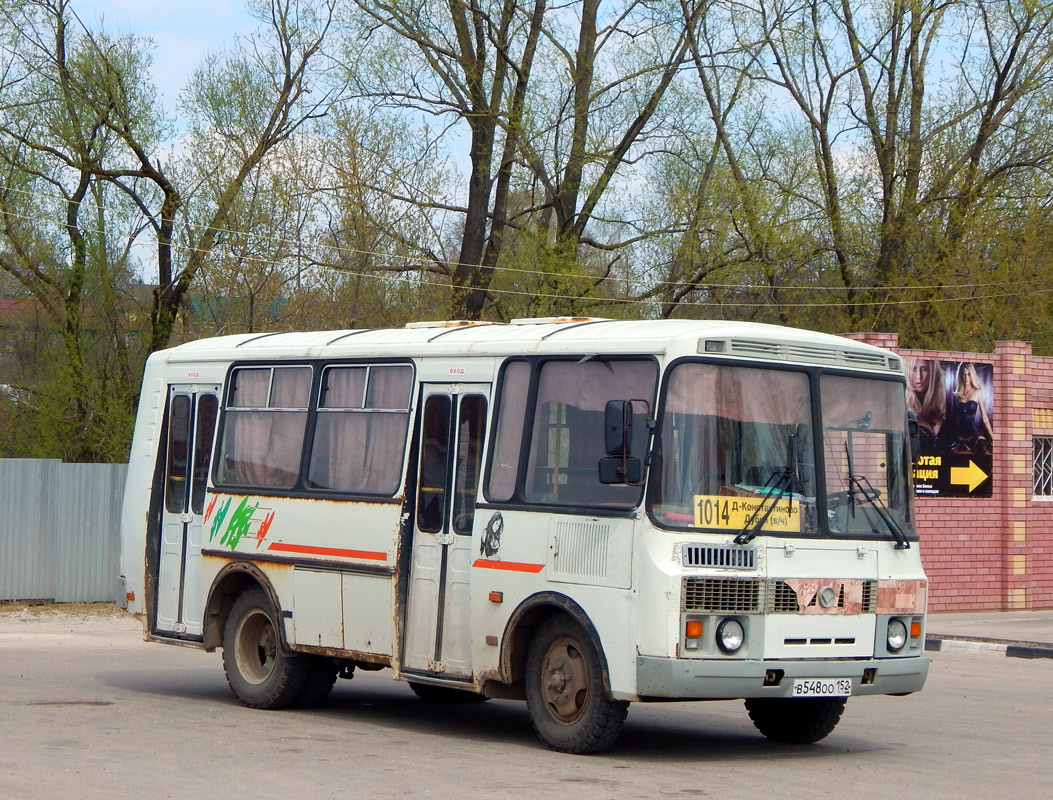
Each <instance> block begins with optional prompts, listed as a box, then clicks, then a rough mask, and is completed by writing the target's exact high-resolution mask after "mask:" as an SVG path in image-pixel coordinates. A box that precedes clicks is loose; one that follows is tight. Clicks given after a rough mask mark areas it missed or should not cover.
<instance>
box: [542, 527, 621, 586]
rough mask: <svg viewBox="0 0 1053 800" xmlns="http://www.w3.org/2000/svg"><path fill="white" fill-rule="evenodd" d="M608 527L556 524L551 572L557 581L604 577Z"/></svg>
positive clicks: (608, 534) (605, 574)
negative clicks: (556, 577) (560, 579)
mask: <svg viewBox="0 0 1053 800" xmlns="http://www.w3.org/2000/svg"><path fill="white" fill-rule="evenodd" d="M610 530H611V529H610V525H609V524H607V523H605V522H569V521H567V520H560V521H558V522H557V523H556V527H555V538H554V552H553V557H552V572H553V574H554V575H557V576H559V577H561V578H595V579H601V578H605V577H606V576H607V549H608V539H609V537H610Z"/></svg>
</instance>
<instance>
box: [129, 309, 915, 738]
mask: <svg viewBox="0 0 1053 800" xmlns="http://www.w3.org/2000/svg"><path fill="white" fill-rule="evenodd" d="M906 419H907V413H906V407H905V399H904V375H903V367H902V363H901V361H900V359H899V358H898V357H897V356H896V355H894V354H893V353H890V352H888V351H885V350H882V349H879V348H875V347H871V346H868V345H865V344H861V343H858V342H855V341H851V340H848V339H844V338H840V337H835V336H829V335H824V334H817V333H809V332H806V331H801V330H794V329H789V328H780V327H774V326H768V325H758V324H747V323H730V322H700V321H688V320H662V321H627V322H626V321H614V320H600V319H583V318H575V319H525V320H515V321H513V322H511V323H509V324H482V323H480V324H470V323H463V322H446V323H442V322H437V323H418V324H412V325H408V326H407V327H406V328H405V329H399V330H350V331H336V332H327V333H321V332H313V333H274V334H262V335H260V334H255V335H253V334H246V335H237V336H226V337H222V338H215V339H207V340H202V341H196V342H191V343H189V344H184V345H181V346H178V347H174V348H172V349H170V350H165V351H163V352H158V353H155V354H154V355H153V356H151V357H150V359H149V362H148V363H147V365H146V371H145V376H144V379H143V388H142V396H141V402H140V406H139V412H138V417H137V419H136V425H135V434H134V439H133V443H132V449H131V456H130V468H129V471H128V476H129V477H128V483H127V488H126V493H125V499H124V512H123V521H122V551H121V568H120V572H121V575H120V578H119V590H118V591H119V596H120V598H121V602H122V604H123V605H125V606H126V607H127V609H128V610H129V611H130V612H132V613H134V614H135V615H136V616H137V617H138V618H139V619H140V620H141V621H142V624H143V628H144V636H145V638H146V639H148V640H149V641H155V642H165V643H169V644H177V645H184V646H191V647H198V648H203V649H204V650H208V651H213V650H215V649H216V648H222V650H223V666H224V669H225V671H226V675H227V679H228V681H229V683H230V686H231V688H232V689H233V691H234V693H235V695H237V697H238V698H239V699H240V700H241V701H242V702H243V703H245V704H246V705H248V706H252V707H257V708H281V707H288V706H297V707H302V706H310V705H316V704H318V703H320V702H322V701H323V700H324V699H325V698H326V697H327V695H328V694H329V691H330V690H331V688H332V686H333V684H334V682H335V680H336V678H337V677H343V678H350V677H352V674H353V672H354V670H355V669H356V668H357V669H366V670H374V669H381V668H389V669H391V671H392V673H393V675H394V677H395V678H398V679H400V680H404V681H407V682H409V684H410V686H411V687H412V688H413V690H414V691H415V692H416V693H417V694H418V695H419V696H420V697H421V698H422V699H424V700H426V701H431V702H455V701H458V700H460V701H464V700H482V699H485V698H490V697H500V698H519V699H525V700H526V702H527V707H528V710H529V716H530V718H531V720H532V722H533V725H534V727H535V729H536V731H537V733H538V734H539V736H540V737H541V739H542V740H543V741H545V742H546V743H547V744H548V745H549V746H551V747H553V748H555V749H557V750H563V751H567V752H574V753H584V752H595V751H598V750H601V749H603V748H606V747H608V746H610V745H611V744H612V743H613V742H614V740H615V739H616V738H617V736H618V734H619V732H620V730H621V728H622V725H623V722H624V720H625V716H626V712H627V709H628V705H629V703H630V702H631V701H641V702H646V701H653V700H671V699H675V700H690V699H709V700H711V699H732V698H742V699H745V705H746V709H747V710H748V712H749V715H750V717H751V718H752V720H753V722H754V723H755V725H756V727H757V728H758V729H759V730H760V731H761V732H762V733H763V734H764V735H765V736H767V737H769V738H771V739H774V740H779V741H789V742H813V741H817V740H818V739H821V738H822V737H824V736H826V735H827V734H828V733H830V731H832V730H833V728H834V726H835V725H836V724H837V722H838V720H839V718H840V716H841V713H842V710H843V708H844V705H845V702H846V699H847V698H848V697H849V696H855V695H881V694H886V695H902V694H907V693H910V692H914V691H916V690H918V689H920V688H921V687H922V684H923V683H924V681H925V677H926V674H927V671H928V658H927V657H926V656H925V654H924V628H925V607H926V592H927V581H926V578H925V574H924V572H923V570H922V565H921V559H920V557H919V554H918V548H917V546H916V542H917V536H916V533H915V529H914V519H913V510H912V505H911V499H912V491H911V484H910V452H911V447H910V442H909V437H908V435H907V422H906Z"/></svg>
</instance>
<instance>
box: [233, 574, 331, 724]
mask: <svg viewBox="0 0 1053 800" xmlns="http://www.w3.org/2000/svg"><path fill="white" fill-rule="evenodd" d="M311 666H312V665H311V663H310V661H309V660H307V659H305V658H304V657H303V656H298V655H294V654H290V653H287V652H285V651H284V650H283V649H282V643H281V632H280V630H279V628H278V619H277V614H276V613H275V611H274V608H273V607H272V605H271V603H270V600H268V599H267V595H266V594H264V592H263V590H262V589H259V588H255V589H249V590H248V591H245V592H242V593H241V594H240V595H238V599H237V600H235V601H234V606H233V607H232V608H231V610H230V616H229V617H228V619H227V624H226V627H225V628H224V630H223V670H224V672H226V674H227V683H229V684H230V688H231V689H232V690H233V692H234V694H235V695H237V697H238V699H239V700H240V701H241V702H242V703H244V704H245V705H247V706H249V707H250V708H263V709H276V708H287V707H288V706H290V705H292V704H293V703H294V702H296V700H297V699H298V698H299V697H300V696H301V694H302V693H303V691H304V689H305V687H306V686H307V683H308V680H309V678H310V677H311ZM334 676H335V671H334ZM330 686H331V684H330Z"/></svg>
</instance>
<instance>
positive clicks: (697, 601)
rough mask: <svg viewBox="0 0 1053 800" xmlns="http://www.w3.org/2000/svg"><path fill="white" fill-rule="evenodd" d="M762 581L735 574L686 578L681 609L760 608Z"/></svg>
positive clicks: (750, 611)
mask: <svg viewBox="0 0 1053 800" xmlns="http://www.w3.org/2000/svg"><path fill="white" fill-rule="evenodd" d="M761 585H762V584H761V581H755V580H740V579H735V578H685V579H684V595H683V607H684V611H718V612H738V613H747V614H748V613H756V612H758V611H760V610H761V601H760V596H761V591H760V590H761Z"/></svg>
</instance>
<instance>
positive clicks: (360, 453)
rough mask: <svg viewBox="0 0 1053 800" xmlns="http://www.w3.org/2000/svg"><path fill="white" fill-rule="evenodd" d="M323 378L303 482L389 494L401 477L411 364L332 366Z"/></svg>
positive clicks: (346, 489) (330, 487) (342, 490)
mask: <svg viewBox="0 0 1053 800" xmlns="http://www.w3.org/2000/svg"><path fill="white" fill-rule="evenodd" d="M324 383H325V391H324V394H323V404H322V407H320V408H319V410H318V420H317V423H316V426H315V433H314V443H313V447H312V450H311V463H310V467H309V470H308V485H309V486H311V487H313V488H317V489H329V490H332V491H338V492H353V493H362V494H382V495H391V494H394V493H395V491H396V490H397V489H398V486H399V481H400V478H401V477H402V462H403V454H404V452H405V445H406V433H407V429H408V425H409V411H408V409H409V399H410V391H411V389H412V385H413V369H412V367H410V366H408V365H397V366H374V367H369V368H368V370H367V368H366V367H333V368H330V369H328V370H326V373H325V378H324ZM363 403H364V405H363Z"/></svg>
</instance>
